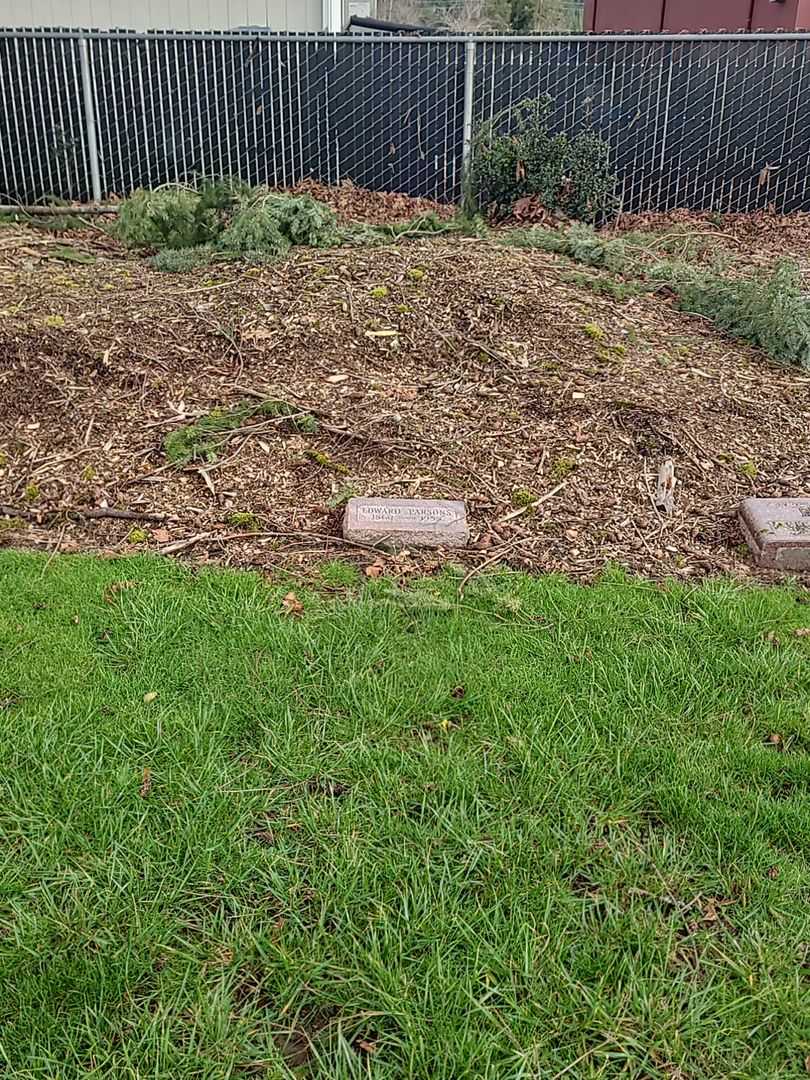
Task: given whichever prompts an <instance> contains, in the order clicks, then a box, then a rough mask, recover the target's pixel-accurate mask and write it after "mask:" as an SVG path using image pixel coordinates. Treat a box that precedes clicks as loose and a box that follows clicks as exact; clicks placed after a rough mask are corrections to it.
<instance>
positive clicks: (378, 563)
mask: <svg viewBox="0 0 810 1080" xmlns="http://www.w3.org/2000/svg"><path fill="white" fill-rule="evenodd" d="M384 571H385V563H384V562H383V560H382V559H375V560H374V562H373V563H371V565H370V566H367V567H366V570H365V574H366V577H368V578H378V577H380V576H381V575H382V574H383V573H384Z"/></svg>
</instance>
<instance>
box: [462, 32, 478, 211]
mask: <svg viewBox="0 0 810 1080" xmlns="http://www.w3.org/2000/svg"><path fill="white" fill-rule="evenodd" d="M475 50H476V43H475V41H474V40H473V39H472V38H468V39H467V41H466V42H465V43H464V141H463V143H462V150H461V173H462V185H463V186H464V188H465V191H466V184H467V174H468V172H469V169H470V159H471V157H472V138H473V91H474V88H475Z"/></svg>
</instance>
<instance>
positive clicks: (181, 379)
mask: <svg viewBox="0 0 810 1080" xmlns="http://www.w3.org/2000/svg"><path fill="white" fill-rule="evenodd" d="M331 198H332V199H333V200H338V201H339V200H340V199H344V200H346V202H345V205H344V206H343V209H342V213H343V214H344V216H347V217H350V218H352V219H354V220H357V219H358V217H357V215H362V214H365V215H366V220H391V219H392V212H391V208H392V204H391V202H390V200H391V198H392V197H390V196H386V197H384V200H381V202H380V203H375V202H374V197H369V196H368V193H360V194H357V193H355V194H352V192H351V191H348V190H343V191H342V192H337V193H333V194H332V196H331ZM396 198H397V199H400V200H401V199H402V197H401V196H398V197H396ZM352 199H354V200H356V201H355V202H354V203H353V202H351V200H352ZM363 203H364V204H365V209H362V204H363ZM399 206H400V212H401V214H402V216H403V217H408V216H412V215H413V213H414V212H419V209H416V211H415V210H414V205H413V203H412V202H411V203H410V204H407V205H406V203H400V204H399ZM376 214H379V215H380V216H379V217H375V215H376ZM383 215H387V216H386V217H383ZM713 227H715V228H716V226H713ZM735 228H736V226H735ZM735 235H737V233H735ZM756 250H758V247H756V245H755V247H754V254H756ZM77 253H78V255H79V256H80V257H87V258H89V259H93V260H94V261H92V262H81V261H76V256H77ZM570 271H571V267H570V266H567V265H565V264H564V263H563V262H562V261H559V260H556V259H555V258H554V257H552V256H548V255H545V254H543V253H540V252H537V251H526V250H517V249H511V248H507V247H504V246H501V245H500V244H498V243H497V242H495V241H493V240H478V239H468V238H454V237H449V238H448V237H439V238H436V239H431V240H405V241H403V242H401V243H398V244H396V245H387V246H379V247H344V248H340V249H334V250H326V251H319V250H310V249H298V250H297V251H296V252H295V253H294V254H293V255H292V257H291V258H289V259H287V260H285V261H283V262H280V263H277V264H274V265H271V266H263V267H253V268H246V267H244V266H241V265H238V264H233V263H229V264H225V265H223V266H217V267H215V268H213V269H208V270H201V271H197V272H195V273H192V274H188V275H183V276H174V275H169V274H161V273H159V272H157V271H155V270H152V269H150V268H149V266H148V265H147V264H146V263H145V261H144V260H143V259H142V258H141V257H139V256H137V255H132V254H130V253H127V252H126V251H124V250H123V249H122V248H120V247H119V246H118V244H117V243H116V242H115V241H114V240H112V239H110V238H109V237H108V236H106V235H105V234H104V233H103V232H100V231H98V230H96V231H92V230H88V231H83V232H81V233H79V234H72V235H71V236H70V237H69V238H68V239H66V238H65V237H53V236H50V235H47V234H43V233H41V232H36V231H33V230H30V229H27V228H23V227H18V226H11V227H7V228H3V229H2V230H0V513H2V514H3V515H5V516H4V517H0V543H5V544H14V545H20V546H23V545H25V546H37V547H40V548H42V549H46V550H51V551H54V550H57V549H58V550H61V551H76V550H99V549H101V550H107V551H112V552H116V553H130V552H133V551H138V550H142V549H144V548H148V549H151V550H157V551H164V552H167V553H175V554H181V553H182V555H183V556H184V557H187V558H190V559H193V560H199V561H205V560H216V561H220V562H222V561H224V562H229V563H233V564H238V565H250V566H256V567H259V568H262V569H266V570H271V569H276V568H279V569H283V570H285V571H292V572H294V573H296V572H297V573H309V571H310V568H311V567H312V566H314V565H315V564H317V563H318V562H322V561H323V560H324V559H326V558H331V557H338V556H339V557H341V558H349V559H353V560H356V561H357V562H358V564H359V565H360V566H361V567H369V566H370V567H371V568H372V570H371V572H372V573H377V572H380V571H381V570H382V572H389V571H390V572H393V573H396V574H406V573H408V572H410V571H414V572H423V571H425V570H430V569H431V568H433V567H435V566H437V565H440V564H441V563H442V562H444V561H447V559H450V558H452V560H453V561H454V562H461V563H464V564H465V565H466V566H467V567H468V568H469V569H481V568H485V567H489V566H496V565H498V564H505V565H510V566H513V567H527V568H531V569H532V570H537V571H553V570H556V571H562V572H565V573H570V574H572V575H576V576H580V577H585V578H587V577H591V576H593V575H594V574H596V573H598V572H599V571H600V570H601V569H602V568H603V567H604V566H605V565H606V564H607V563H610V562H615V563H619V564H622V565H623V566H626V567H628V568H630V569H631V570H633V571H637V572H639V573H642V574H644V575H647V576H650V577H654V578H659V579H660V578H664V577H668V576H675V577H683V578H694V577H698V576H702V575H706V574H714V573H727V572H730V573H733V574H735V575H738V576H745V577H749V578H750V577H760V578H762V579H766V578H767V577H768V576H769V575H767V574H766V573H764V572H760V571H757V570H756V569H755V568H753V566H752V564H751V561H750V558H749V556H748V554H747V553H746V551H745V549H744V547H743V546H742V537H741V535H740V532H739V529H738V527H737V524H736V521H735V511H736V507H737V505H738V503H739V501H740V500H741V499H742V498H744V497H745V496H747V495H759V496H784V495H793V494H808V493H810V378H808V377H807V375H806V373H805V374H802V373H801V372H799V371H791V370H787V369H783V368H779V367H776V366H775V365H773V364H771V363H769V362H768V360H767V359H766V358H765V357H763V356H762V355H760V354H758V353H757V352H756V351H755V350H753V349H749V348H747V347H745V346H741V345H739V344H737V343H734V342H731V341H729V340H726V339H724V338H723V337H722V336H721V335H720V334H719V333H717V332H716V331H715V330H714V329H713V328H712V326H711V325H710V324H709V323H708V322H705V321H701V320H699V319H696V318H691V317H688V316H686V315H683V314H680V313H678V312H677V311H675V310H674V309H673V308H672V307H671V306H670V305H669V303H668V302H667V301H666V300H665V299H663V298H661V297H660V296H642V297H636V298H633V299H632V300H629V301H626V302H624V303H616V302H615V301H614V300H612V299H609V298H605V297H602V296H599V295H596V294H594V293H593V292H591V291H589V290H588V289H587V288H586V287H583V286H582V285H581V284H577V283H576V282H573V281H572V280H571V275H570ZM270 398H272V399H275V400H278V401H283V402H286V403H288V404H289V405H290V406H293V407H294V408H295V409H296V410H298V411H299V412H301V413H309V414H311V415H312V416H314V417H315V419H316V421H317V430H316V431H314V432H308V431H306V430H301V429H300V425H298V424H296V423H294V422H292V421H290V420H289V418H285V417H280V416H271V417H267V416H255V417H252V418H250V419H248V420H246V421H245V422H244V423H243V425H242V427H241V429H240V431H239V432H237V433H236V434H234V435H233V436H232V437H231V438H230V439H229V441H227V443H225V444H223V445H222V447H221V448H220V450H219V453H218V455H217V458H216V460H215V461H212V462H202V463H201V462H194V463H191V464H189V465H187V466H185V467H178V466H176V465H172V464H171V463H170V462H169V461H167V457H166V453H165V446H164V442H165V439H166V437H167V435H168V434H169V433H171V432H173V431H176V430H177V429H178V428H180V427H182V426H184V425H188V424H192V423H193V422H194V421H195V420H197V419H199V418H200V417H201V416H205V415H206V414H208V413H210V412H211V410H213V409H228V408H230V407H231V406H234V405H237V404H238V403H240V402H244V401H250V402H252V403H256V404H258V403H259V402H260V401H261V400H262V399H270ZM667 457H671V458H672V459H673V460H674V462H675V474H676V478H677V481H678V486H677V489H676V499H675V510H674V513H673V514H672V515H665V514H662V513H661V512H660V511H659V510H658V509H657V508H656V507H655V506H654V505H653V498H652V493H653V489H654V484H655V478H656V474H657V471H658V468H659V465H660V463H661V462H662V460H663V459H665V458H667ZM352 494H358V495H380V496H394V497H437V498H462V499H465V500H466V501H467V503H468V506H469V509H470V517H471V525H472V529H473V534H472V540H471V546H470V548H469V549H468V550H466V551H463V552H453V553H448V555H446V556H445V555H444V554H443V553H441V552H440V553H438V554H437V553H436V552H427V553H425V552H412V553H411V554H410V555H399V556H397V557H395V558H394V557H389V556H386V555H381V554H380V553H378V552H376V551H370V550H366V549H363V548H355V547H352V546H350V545H347V544H345V543H344V542H343V541H342V540H341V538H340V518H341V513H342V509H341V507H342V504H343V502H344V501H345V499H346V498H347V497H348V496H349V495H352ZM111 513H114V514H116V515H123V516H108V515H110V514H111Z"/></svg>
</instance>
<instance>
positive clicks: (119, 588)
mask: <svg viewBox="0 0 810 1080" xmlns="http://www.w3.org/2000/svg"><path fill="white" fill-rule="evenodd" d="M137 584H138V582H137V581H111V582H110V584H109V585H108V586H107V588H106V589H105V590H104V603H105V604H111V603H112V602H113V600H115V598H116V596H118V594H119V593H121V592H124V590H125V589H134V588H135V587H136V586H137Z"/></svg>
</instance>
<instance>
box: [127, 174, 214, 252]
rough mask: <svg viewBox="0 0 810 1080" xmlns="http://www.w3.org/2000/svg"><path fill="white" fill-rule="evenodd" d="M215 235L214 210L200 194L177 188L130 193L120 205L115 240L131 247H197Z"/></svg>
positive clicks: (140, 190) (188, 189)
mask: <svg viewBox="0 0 810 1080" xmlns="http://www.w3.org/2000/svg"><path fill="white" fill-rule="evenodd" d="M218 231H219V219H218V216H217V210H216V209H215V208H214V207H211V206H209V205H207V203H206V202H205V201H204V200H203V199H202V198H201V196H200V192H198V191H193V190H191V189H190V188H179V187H167V188H159V189H158V190H157V191H144V190H143V189H139V190H138V191H135V192H133V194H132V195H130V197H129V198H128V199H127V200H126V202H124V203H123V204H122V206H121V210H120V213H119V215H118V223H117V233H118V236H119V237H120V238H121V240H123V241H124V243H125V244H128V245H129V246H130V247H156V248H190V247H197V246H198V245H201V244H206V243H208V242H209V241H210V240H212V239H214V238H215V237H216V235H217V233H218Z"/></svg>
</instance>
